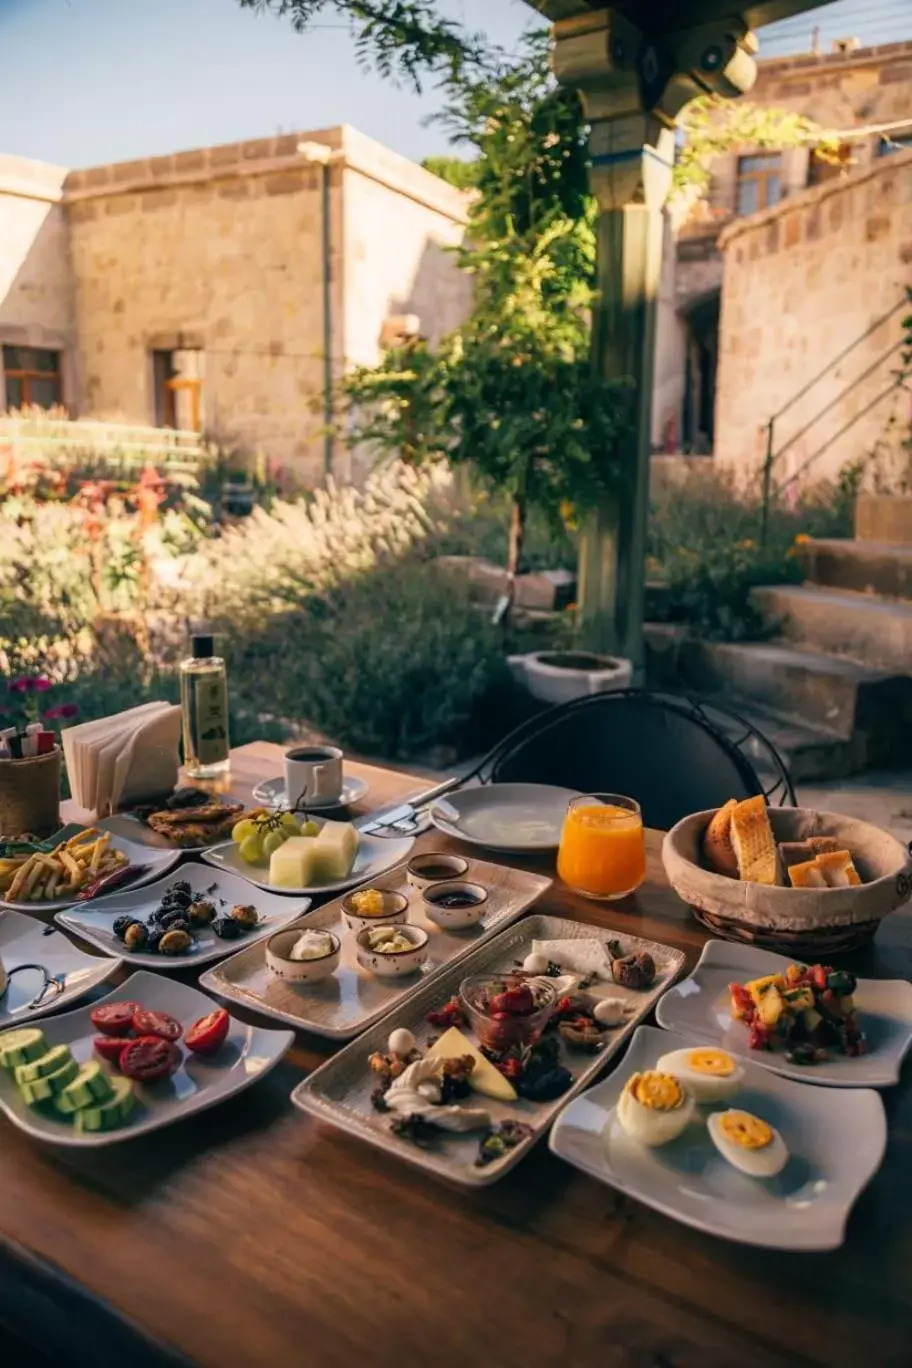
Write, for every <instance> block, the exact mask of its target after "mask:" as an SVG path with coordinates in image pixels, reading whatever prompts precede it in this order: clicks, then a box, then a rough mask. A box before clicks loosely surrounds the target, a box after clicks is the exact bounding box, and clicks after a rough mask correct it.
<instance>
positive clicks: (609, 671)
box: [507, 651, 633, 705]
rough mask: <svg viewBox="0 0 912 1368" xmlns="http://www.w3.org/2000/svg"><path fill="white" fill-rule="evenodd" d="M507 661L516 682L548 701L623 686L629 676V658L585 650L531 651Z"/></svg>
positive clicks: (554, 701) (567, 700) (561, 701)
mask: <svg viewBox="0 0 912 1368" xmlns="http://www.w3.org/2000/svg"><path fill="white" fill-rule="evenodd" d="M507 663H508V665H509V666H510V669H511V671H512V672H513V678H514V679H515V680H516V682H517V683H518V684H521V685H522V686H523V687H524V688H525V689H526V690H527V692H528V693H530V694H531V695H532V697H533V698H537V699H540V700H541V702H543V703H550V704H552V705H554V704H558V703H569V702H571V701H572V700H573V699H574V698H585V697H586V696H587V695H588V694H595V693H610V692H612V691H613V690H615V689H626V688H628V687H629V685H630V681H631V678H632V676H633V666H632V664H631V662H630V661H629V660H624V659H622V658H619V657H617V656H603V655H594V654H592V653H590V652H589V651H533V652H531V653H530V654H529V655H515V656H509V657H508V658H507Z"/></svg>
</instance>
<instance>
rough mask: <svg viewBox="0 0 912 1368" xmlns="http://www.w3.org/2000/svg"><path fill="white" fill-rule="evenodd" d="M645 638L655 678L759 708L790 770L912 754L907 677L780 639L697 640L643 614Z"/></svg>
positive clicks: (745, 708) (800, 772) (842, 769)
mask: <svg viewBox="0 0 912 1368" xmlns="http://www.w3.org/2000/svg"><path fill="white" fill-rule="evenodd" d="M646 639H647V660H648V664H649V683H650V684H651V685H652V686H653V687H656V688H659V687H668V688H679V689H683V690H687V691H689V692H692V693H699V694H702V695H704V696H707V697H709V698H714V699H718V701H719V702H720V703H722V704H726V703H728V704H729V705H730V706H732V707H734V708H735V709H737V710H738V711H739V712H744V713H746V714H750V713H753V712H757V713H758V717H759V714H760V713H762V714H763V716H764V717H765V718H766V719H767V721H768V723H769V725H770V726H771V727H772V728H773V729H774V730H775V732H776V736H777V738H778V743H779V745H780V747H781V749H782V750H783V752H784V753H785V754H787V756H788V758H789V762H790V764H791V765H792V766H793V768H794V770H795V774H796V777H797V778H800V779H818V778H843V777H844V776H846V775H849V774H853V773H856V772H858V771H859V770H862V769H864V768H866V767H868V766H871V765H884V766H887V765H896V764H902V763H912V678H908V677H904V676H896V675H890V674H888V673H886V672H884V671H880V670H875V669H872V668H870V667H868V666H865V665H860V664H859V663H858V662H856V661H851V660H841V659H837V658H835V657H832V656H826V655H820V654H819V653H816V652H813V651H804V650H799V649H797V648H796V647H794V646H790V645H788V644H787V643H783V642H743V643H729V642H717V641H698V640H695V639H693V638H691V637H689V636H687V634H686V633H684V632H682V631H681V629H676V628H673V627H669V626H668V625H665V624H661V625H660V624H657V623H652V624H648V625H647V629H646ZM761 730H765V728H764V727H762V726H761Z"/></svg>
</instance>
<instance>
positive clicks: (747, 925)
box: [662, 808, 912, 958]
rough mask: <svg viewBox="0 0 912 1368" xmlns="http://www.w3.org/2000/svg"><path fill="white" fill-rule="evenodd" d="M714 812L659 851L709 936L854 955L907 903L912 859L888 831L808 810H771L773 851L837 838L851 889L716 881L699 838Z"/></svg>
mask: <svg viewBox="0 0 912 1368" xmlns="http://www.w3.org/2000/svg"><path fill="white" fill-rule="evenodd" d="M713 815H714V812H713V811H709V812H695V813H693V814H692V815H691V816H690V817H685V818H683V820H682V821H680V822H678V824H677V826H675V827H672V829H671V831H669V832H668V835H667V836H666V837H665V841H664V844H663V846H662V860H663V863H664V865H665V872H666V874H667V875H668V880H669V882H670V883H671V886H672V887H673V888H674V890H675V892H676V893H677V894H678V896H679V897H681V898H683V899H684V901H685V902H686V903H689V904H690V906H691V909H692V910H693V914H694V916H695V917H696V918H697V920H698V921H699V922H702V924H703V925H704V926H706V927H708V928H709V930H710V931H712V932H713V933H714V934H715V935H717V936H721V937H722V938H723V939H724V940H731V941H740V942H742V943H743V944H745V945H760V946H763V947H766V948H768V949H781V950H784V951H785V952H786V953H789V954H797V955H808V956H811V955H813V956H816V957H818V958H819V957H821V956H824V955H835V954H839V953H842V952H844V951H847V950H854V949H857V947H858V946H860V945H864V944H865V943H866V942H867V941H869V940H870V939H871V938H872V937H873V935H874V933H875V931H876V930H877V927H878V925H879V924H880V921H881V919H882V918H883V917H886V916H887V915H888V913H890V912H895V911H896V909H897V908H898V907H901V906H902V904H903V903H904V902H906V901H907V900H908V899H909V897H910V896H912V858H910V852H909V851H908V850H907V849H906V847H905V846H903V845H902V843H901V842H900V841H897V840H896V839H895V837H893V836H891V835H890V834H889V832H887V831H881V829H880V828H879V827H876V826H872V825H871V823H870V822H862V821H861V820H860V819H859V818H857V817H844V816H842V815H840V814H839V813H836V812H815V811H814V810H813V809H811V808H770V809H769V819H770V823H771V825H772V828H773V835H774V837H775V838H776V842H777V844H780V843H781V842H783V841H805V840H807V839H808V837H810V836H836V837H838V838H839V841H840V844H843V843H844V844H845V847H846V849H847V850H849V851H851V853H852V856H853V858H854V861H855V866H856V868H857V870H858V873H859V875H860V876H861V879H862V882H861V884H859V885H858V886H857V887H853V888H820V889H818V888H781V887H770V886H768V885H766V884H757V883H746V882H742V881H740V880H738V879H730V878H728V877H726V875H724V874H715V873H713V871H712V870H709V869H707V868H705V866H704V865H703V863H702V855H701V844H702V839H703V833H704V831H705V830H706V827H707V825H708V823H709V821H710V819H711V818H712V817H713Z"/></svg>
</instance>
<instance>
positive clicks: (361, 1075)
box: [291, 914, 684, 1188]
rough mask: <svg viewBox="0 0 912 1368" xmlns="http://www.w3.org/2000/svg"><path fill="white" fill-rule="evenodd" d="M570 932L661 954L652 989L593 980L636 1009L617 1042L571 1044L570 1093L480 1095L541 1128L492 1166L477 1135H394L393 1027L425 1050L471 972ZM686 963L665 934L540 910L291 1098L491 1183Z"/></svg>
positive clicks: (497, 1116) (454, 1175)
mask: <svg viewBox="0 0 912 1368" xmlns="http://www.w3.org/2000/svg"><path fill="white" fill-rule="evenodd" d="M567 938H572V939H575V940H587V939H591V938H596V939H599V940H601V941H603V942H605V941H608V940H610V939H612V938H617V939H619V940H620V941H621V942H622V944H623V945H624V949H625V951H627V950H630V951H635V950H648V951H649V953H650V954H651V955H652V957H653V959H654V960H655V962H656V968H657V974H656V978H655V981H654V983H653V985H652V987H651V988H650V989H648V990H647V991H645V992H634V991H632V990H631V989H626V988H619V987H618V986H617V985H616V984H613V983H607V982H602V981H599V984H598V985H593V988H592V989H591V990H590V991H592V992H593V993H594V994H595V995H597V996H604V997H609V996H610V997H620V998H623V999H624V1000H625V1001H627V1002H628V1003H630V1005H631V1006H632V1007H633V1009H634V1010H633V1011H632V1013H631V1015H630V1017H629V1018H628V1019H627V1021H626V1022H625V1023H624V1025H623V1026H619V1027H617V1028H616V1029H614V1030H611V1031H608V1032H606V1035H607V1043H606V1044H605V1045H604V1047H603V1048H602V1049H601V1050H600V1051H599V1052H598V1054H596V1055H587V1054H582V1053H580V1052H579V1051H575V1050H571V1049H569V1048H568V1047H567V1046H566V1045H564V1044H562V1045H561V1063H562V1064H564V1065H565V1066H566V1067H567V1068H568V1069H570V1071H571V1073H572V1074H573V1084H572V1086H571V1087H570V1088H569V1089H568V1090H567V1092H565V1093H564V1094H563V1095H562V1096H561V1097H558V1098H556V1099H555V1100H554V1101H552V1102H529V1101H526V1100H524V1099H522V1098H518V1099H517V1100H516V1101H515V1102H495V1101H492V1100H491V1099H490V1098H487V1097H480V1096H477V1095H474V1094H473V1096H472V1102H471V1105H472V1106H476V1107H484V1108H485V1110H486V1111H489V1112H490V1113H491V1117H492V1120H493V1121H495V1122H496V1121H504V1120H507V1119H510V1120H516V1121H523V1122H525V1123H526V1124H527V1125H529V1126H531V1127H532V1134H531V1135H530V1136H528V1137H527V1138H526V1139H525V1140H523V1141H521V1142H520V1144H518V1145H517V1146H516V1147H515V1148H514V1149H512V1150H509V1151H508V1152H507V1154H505V1155H504V1157H503V1158H502V1159H497V1160H495V1161H494V1162H493V1163H491V1164H488V1165H486V1166H485V1167H483V1168H481V1167H478V1166H477V1165H476V1163H475V1158H476V1156H477V1154H478V1139H479V1136H478V1134H477V1133H476V1134H474V1135H472V1134H470V1135H465V1136H459V1135H447V1136H443V1137H441V1138H440V1139H439V1140H438V1141H437V1142H436V1143H435V1146H434V1148H432V1149H420V1148H419V1147H418V1146H417V1145H415V1144H413V1143H412V1142H411V1141H408V1140H402V1139H399V1138H398V1137H397V1136H395V1135H393V1134H392V1133H391V1132H390V1129H389V1124H390V1117H389V1115H384V1114H383V1113H381V1112H377V1111H376V1110H375V1109H374V1108H373V1107H372V1105H371V1100H370V1098H371V1093H372V1092H373V1091H374V1090H375V1088H376V1086H377V1080H376V1076H375V1075H374V1074H372V1073H371V1070H370V1068H369V1066H368V1062H367V1060H368V1056H369V1055H370V1054H371V1053H372V1052H373V1051H374V1050H385V1049H386V1048H387V1038H388V1036H389V1033H390V1031H391V1030H392V1029H394V1028H395V1027H398V1026H405V1027H406V1028H408V1029H409V1030H410V1031H412V1033H413V1034H414V1036H415V1037H416V1039H417V1041H418V1047H419V1049H422V1048H424V1046H425V1044H426V1042H427V1040H428V1038H429V1037H430V1036H431V1035H438V1034H439V1031H438V1030H436V1029H435V1028H433V1027H429V1026H428V1024H427V1022H426V1019H425V1018H426V1014H427V1012H428V1011H430V1010H432V1009H433V1008H437V1007H439V1006H440V1005H441V1004H442V1003H444V1002H445V1001H446V1000H447V999H448V998H449V997H451V996H452V995H453V994H454V993H456V992H457V991H458V988H459V984H460V981H461V980H462V979H463V978H464V977H465V976H466V975H468V974H479V973H486V972H489V971H490V972H499V971H503V970H505V969H508V968H511V967H513V965H514V963H515V962H516V961H517V960H522V959H523V958H524V957H525V956H526V955H527V954H528V953H529V952H530V950H531V946H532V942H533V940H563V939H567ZM683 967H684V955H683V954H682V952H681V951H680V950H675V949H674V948H673V947H672V946H668V945H663V944H661V943H660V942H658V941H650V940H641V939H639V938H638V937H636V936H628V935H625V934H623V933H621V932H614V931H607V930H605V929H604V928H603V927H597V926H591V925H589V924H588V923H584V922H577V921H568V920H566V919H564V918H562V917H549V916H544V915H540V914H533V915H532V916H530V917H526V918H525V919H524V920H523V921H522V922H520V924H519V925H518V926H514V927H511V928H508V929H507V930H505V931H502V932H501V933H500V934H499V935H498V936H495V937H494V939H493V940H491V941H490V942H488V944H486V945H482V946H480V947H479V948H478V949H477V950H476V951H475V952H474V953H473V954H471V955H469V956H467V957H465V958H463V959H461V960H460V961H459V962H458V963H457V964H454V965H451V966H450V967H449V968H448V969H447V971H446V972H445V973H442V974H439V975H438V976H437V977H436V978H435V979H434V980H433V981H431V982H429V983H426V984H424V985H423V986H422V987H421V988H420V989H419V990H418V991H417V992H416V993H413V994H411V995H410V996H409V997H408V998H407V1000H406V1001H404V1002H402V1003H401V1004H400V1005H399V1007H398V1009H397V1010H396V1011H393V1012H391V1013H390V1014H389V1015H388V1016H387V1017H385V1018H384V1019H383V1021H382V1022H380V1023H379V1024H377V1025H376V1026H373V1027H372V1028H371V1029H370V1030H369V1031H368V1032H367V1033H366V1034H365V1035H363V1036H361V1037H360V1038H359V1039H358V1040H357V1041H354V1042H353V1043H352V1044H350V1045H347V1046H346V1047H345V1049H344V1050H340V1051H339V1053H338V1054H337V1055H334V1056H333V1058H332V1059H330V1060H327V1062H326V1063H325V1064H323V1065H321V1067H320V1068H319V1069H316V1070H315V1071H314V1072H313V1073H312V1074H311V1075H310V1076H309V1077H308V1078H306V1079H305V1080H304V1082H303V1083H300V1084H299V1085H298V1087H297V1088H296V1089H295V1090H294V1092H293V1093H292V1095H291V1100H292V1102H294V1104H295V1106H297V1107H300V1108H301V1110H302V1111H306V1112H309V1113H311V1114H312V1115H313V1116H315V1117H317V1119H318V1120H320V1121H323V1122H325V1123H326V1124H327V1125H330V1126H335V1127H337V1128H338V1129H339V1130H342V1131H345V1132H346V1133H347V1134H348V1135H354V1136H357V1137H358V1138H359V1139H361V1140H366V1141H367V1142H368V1143H369V1144H371V1145H375V1146H377V1148H378V1149H382V1150H385V1151H386V1153H387V1154H392V1155H395V1156H396V1157H397V1158H399V1159H403V1160H404V1161H405V1162H406V1163H409V1164H412V1165H414V1166H415V1167H416V1168H421V1169H424V1170H425V1171H426V1172H428V1173H431V1174H433V1175H434V1176H435V1177H437V1178H443V1179H445V1180H446V1181H448V1182H451V1183H457V1184H459V1185H461V1186H463V1187H470V1188H479V1187H487V1186H488V1185H489V1184H490V1183H495V1182H497V1181H498V1179H500V1178H503V1176H504V1175H505V1174H506V1173H508V1172H509V1171H510V1169H512V1168H513V1167H514V1166H515V1165H516V1164H518V1163H519V1162H520V1160H521V1159H522V1158H523V1157H524V1156H525V1155H526V1154H528V1152H529V1150H530V1149H531V1148H532V1146H533V1145H534V1144H535V1142H536V1141H537V1140H540V1139H541V1137H542V1136H543V1135H545V1134H547V1132H548V1130H549V1128H550V1126H551V1124H552V1122H553V1121H554V1119H555V1118H556V1116H557V1115H558V1113H559V1112H560V1111H561V1109H562V1108H563V1107H565V1106H566V1105H567V1103H568V1102H569V1101H570V1100H571V1099H572V1098H574V1097H575V1096H576V1095H577V1093H579V1092H581V1091H582V1090H583V1089H584V1088H586V1087H588V1085H589V1084H590V1083H591V1082H592V1081H593V1079H594V1078H595V1077H596V1075H597V1074H599V1073H600V1072H601V1071H602V1069H604V1067H605V1065H606V1064H607V1063H608V1061H609V1060H610V1059H611V1058H612V1057H613V1056H614V1055H615V1054H616V1053H617V1051H618V1050H619V1049H621V1047H622V1046H623V1045H624V1044H625V1042H626V1041H627V1040H628V1038H629V1037H630V1035H631V1034H632V1032H633V1031H634V1030H635V1029H636V1027H637V1026H638V1025H639V1023H640V1022H641V1021H642V1020H643V1019H644V1017H646V1016H647V1015H648V1014H649V1012H650V1011H651V1010H652V1008H653V1007H654V1006H655V1003H656V1001H657V999H658V998H659V997H661V995H662V994H663V993H664V992H665V990H666V988H668V987H670V985H671V984H672V983H673V982H674V980H675V979H676V978H677V976H678V975H679V974H680V973H681V970H682V969H683Z"/></svg>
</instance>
